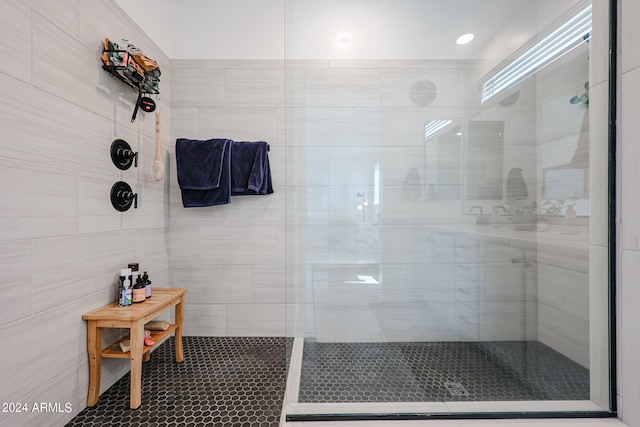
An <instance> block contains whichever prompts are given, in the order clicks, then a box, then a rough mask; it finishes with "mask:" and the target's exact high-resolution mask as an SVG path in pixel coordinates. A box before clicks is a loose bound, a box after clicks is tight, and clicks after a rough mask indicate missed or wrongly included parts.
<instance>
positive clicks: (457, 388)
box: [444, 382, 469, 396]
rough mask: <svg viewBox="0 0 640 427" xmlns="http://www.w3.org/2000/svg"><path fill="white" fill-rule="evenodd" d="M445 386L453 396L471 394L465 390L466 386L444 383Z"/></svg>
mask: <svg viewBox="0 0 640 427" xmlns="http://www.w3.org/2000/svg"><path fill="white" fill-rule="evenodd" d="M444 386H445V387H446V388H447V390H448V391H449V393H451V395H452V396H468V395H469V392H468V391H467V389H466V388H464V386H463V385H462V384H460V383H451V382H449V383H444Z"/></svg>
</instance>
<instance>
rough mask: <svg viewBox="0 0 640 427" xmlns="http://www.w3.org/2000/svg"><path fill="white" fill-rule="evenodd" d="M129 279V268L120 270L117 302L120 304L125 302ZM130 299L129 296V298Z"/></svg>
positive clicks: (125, 303)
mask: <svg viewBox="0 0 640 427" xmlns="http://www.w3.org/2000/svg"><path fill="white" fill-rule="evenodd" d="M130 280H131V270H130V269H128V268H123V269H121V270H120V283H119V286H118V303H119V304H120V305H123V306H124V305H129V304H130V303H129V304H127V288H128V287H129V281H130ZM129 299H130V298H129Z"/></svg>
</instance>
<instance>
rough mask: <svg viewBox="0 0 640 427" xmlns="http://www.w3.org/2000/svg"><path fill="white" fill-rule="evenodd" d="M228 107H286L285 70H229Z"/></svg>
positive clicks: (227, 83)
mask: <svg viewBox="0 0 640 427" xmlns="http://www.w3.org/2000/svg"><path fill="white" fill-rule="evenodd" d="M226 105H227V106H229V107H238V106H245V107H250V108H255V107H282V106H283V105H284V69H272V68H251V69H246V68H240V69H228V70H227V72H226Z"/></svg>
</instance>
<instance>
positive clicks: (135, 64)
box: [101, 38, 160, 122]
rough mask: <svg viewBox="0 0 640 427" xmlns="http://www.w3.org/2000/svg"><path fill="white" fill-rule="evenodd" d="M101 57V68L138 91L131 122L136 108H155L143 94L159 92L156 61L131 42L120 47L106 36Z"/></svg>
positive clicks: (146, 109) (149, 110)
mask: <svg viewBox="0 0 640 427" xmlns="http://www.w3.org/2000/svg"><path fill="white" fill-rule="evenodd" d="M125 42H126V41H125ZM101 59H102V69H103V70H105V71H107V72H108V73H109V74H110V75H111V76H112V77H115V78H117V79H118V80H120V81H122V82H124V83H125V84H126V85H128V86H130V87H131V88H133V89H134V90H136V91H137V92H138V98H137V100H136V105H135V108H134V110H133V115H132V116H131V122H133V121H135V119H136V115H137V114H138V108H142V109H143V110H144V111H147V112H151V111H153V110H155V103H154V102H153V100H152V99H151V98H149V97H147V96H145V95H159V94H160V89H159V83H160V67H159V66H158V63H157V62H156V61H154V60H153V59H151V58H149V57H148V56H147V55H145V54H144V53H143V52H142V51H141V50H140V49H138V48H136V47H135V46H134V45H133V44H130V43H127V46H125V47H124V48H122V47H121V46H118V44H117V43H114V42H111V41H110V40H109V39H108V38H106V39H104V44H103V49H102V56H101Z"/></svg>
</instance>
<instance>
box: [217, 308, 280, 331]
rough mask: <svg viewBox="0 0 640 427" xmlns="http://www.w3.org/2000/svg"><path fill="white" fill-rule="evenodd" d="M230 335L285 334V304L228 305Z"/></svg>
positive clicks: (228, 329)
mask: <svg viewBox="0 0 640 427" xmlns="http://www.w3.org/2000/svg"><path fill="white" fill-rule="evenodd" d="M227 334H228V335H229V336H241V337H245V336H275V337H281V336H284V334H285V305H284V304H229V305H227Z"/></svg>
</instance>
